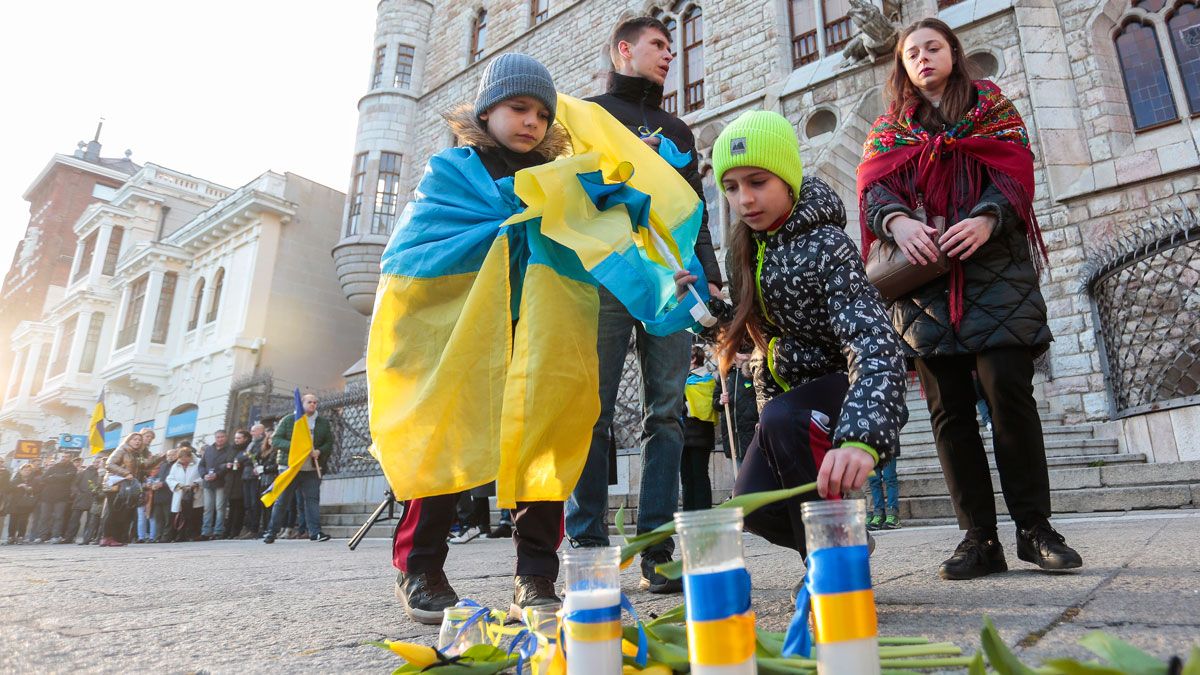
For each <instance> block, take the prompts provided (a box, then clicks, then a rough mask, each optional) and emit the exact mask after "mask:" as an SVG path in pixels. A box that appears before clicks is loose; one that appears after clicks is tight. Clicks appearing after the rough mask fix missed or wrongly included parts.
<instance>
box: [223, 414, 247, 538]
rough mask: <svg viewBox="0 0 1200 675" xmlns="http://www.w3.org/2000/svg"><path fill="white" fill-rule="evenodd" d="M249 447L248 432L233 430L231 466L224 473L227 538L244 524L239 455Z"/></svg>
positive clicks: (241, 472)
mask: <svg viewBox="0 0 1200 675" xmlns="http://www.w3.org/2000/svg"><path fill="white" fill-rule="evenodd" d="M248 447H250V432H249V431H246V430H245V429H238V430H237V431H235V432H233V453H234V454H233V468H232V469H231V470H230V471H228V472H226V473H225V493H226V494H227V495H229V527H227V528H226V532H225V536H226V537H227V538H229V539H233V538H235V537H239V536H241V534H242V528H243V527H244V526H245V524H246V497H245V494H243V491H242V486H243V483H242V476H243V475H244V474H243V471H242V469H243V467H244V466H245V465H243V464H242V462H241V460H239V459H238V458H239V457H241V456H242V455H243V454H244V453H245V452H246V449H247V448H248Z"/></svg>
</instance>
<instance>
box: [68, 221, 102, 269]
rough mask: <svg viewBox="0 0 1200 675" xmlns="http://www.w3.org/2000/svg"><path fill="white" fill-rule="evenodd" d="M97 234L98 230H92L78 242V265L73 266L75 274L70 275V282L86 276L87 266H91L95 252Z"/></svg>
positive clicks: (98, 233) (98, 234)
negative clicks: (81, 241)
mask: <svg viewBox="0 0 1200 675" xmlns="http://www.w3.org/2000/svg"><path fill="white" fill-rule="evenodd" d="M99 236H100V231H99V230H92V233H91V234H89V235H88V236H87V238H86V239H84V240H83V243H82V244H80V246H79V266H78V267H76V268H75V276H73V277H71V281H72V282H75V281H79V280H80V279H82V278H84V277H85V276H87V273H88V268H90V267H91V266H92V257H93V256H94V255H95V254H96V239H97V238H98V237H99Z"/></svg>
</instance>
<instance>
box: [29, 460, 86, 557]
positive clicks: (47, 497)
mask: <svg viewBox="0 0 1200 675" xmlns="http://www.w3.org/2000/svg"><path fill="white" fill-rule="evenodd" d="M76 473H77V472H76V470H75V465H74V464H72V463H71V457H70V455H66V454H62V455H59V457H58V461H57V462H55V463H54V465H53V466H51V467H50V468H49V469H46V472H45V473H43V474H42V477H41V479H40V480H41V488H42V490H41V496H40V500H39V502H38V516H37V523H38V531H37V532H35V533H34V538H35V539H36V540H38V541H47V542H49V543H51V544H57V543H58V542H60V541H62V536H63V525H64V524H65V523H66V518H67V511H68V509H69V508H70V506H71V484H72V483H74V482H75V474H76Z"/></svg>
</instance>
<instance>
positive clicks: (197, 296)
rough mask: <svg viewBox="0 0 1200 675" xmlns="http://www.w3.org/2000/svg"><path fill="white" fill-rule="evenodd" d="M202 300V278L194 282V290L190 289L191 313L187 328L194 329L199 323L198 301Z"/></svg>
mask: <svg viewBox="0 0 1200 675" xmlns="http://www.w3.org/2000/svg"><path fill="white" fill-rule="evenodd" d="M202 302H204V278H203V277H201V278H200V281H197V282H196V290H194V291H192V315H191V318H190V319H188V327H187V329H188V330H196V326H199V325H200V303H202Z"/></svg>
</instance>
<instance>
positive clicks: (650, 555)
mask: <svg viewBox="0 0 1200 675" xmlns="http://www.w3.org/2000/svg"><path fill="white" fill-rule="evenodd" d="M669 562H671V552H670V551H664V550H657V551H647V552H645V553H643V554H642V581H641V588H642V590H644V591H650V592H651V593H658V594H669V593H682V592H683V581H682V580H680V579H668V578H667V577H665V576H663V575H661V574H659V573H658V572H655V571H654V568H655V567H657V566H658V565H661V564H663V563H669Z"/></svg>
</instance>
